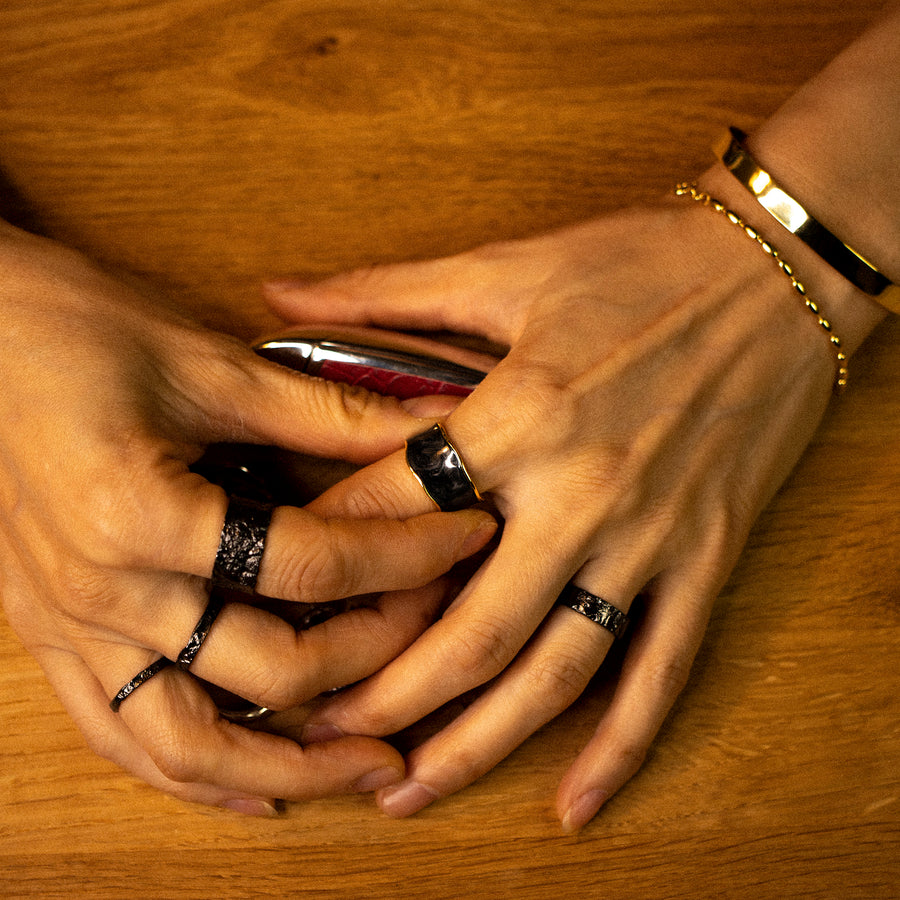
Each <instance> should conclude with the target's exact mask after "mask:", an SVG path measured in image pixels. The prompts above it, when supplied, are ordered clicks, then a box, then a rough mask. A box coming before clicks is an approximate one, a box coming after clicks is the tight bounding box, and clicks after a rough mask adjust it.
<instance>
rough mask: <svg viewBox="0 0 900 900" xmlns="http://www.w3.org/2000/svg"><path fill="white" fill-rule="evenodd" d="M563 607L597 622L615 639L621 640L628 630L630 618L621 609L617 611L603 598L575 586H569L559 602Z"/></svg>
mask: <svg viewBox="0 0 900 900" xmlns="http://www.w3.org/2000/svg"><path fill="white" fill-rule="evenodd" d="M557 602H558V603H559V604H560V605H561V606H567V607H568V608H569V609H574V610H575V612H577V613H581V615H583V616H585V617H586V618H588V619H590V620H591V621H592V622H596V623H597V624H598V625H599V626H600V627H601V628H605V629H606V630H607V631H609V632H610V633H611V634H612V635H613V637H617V638H620V637H622V636H623V635H624V634H625V630H626V629H627V628H628V616H626V615H625V613H623V612H622V610H621V609H616V607H615V606H613V605H612V603H608V602H607V601H606V600H604V599H603V598H602V597H598V596H597V595H596V594H592V593H591V592H590V591H585V590H583V589H582V588H580V587H576V586H575V585H574V584H567V585H566V587H565V589H564V590H563V592H562V593H561V594H560V595H559V600H558V601H557Z"/></svg>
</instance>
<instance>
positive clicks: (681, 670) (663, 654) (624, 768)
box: [556, 567, 721, 832]
mask: <svg viewBox="0 0 900 900" xmlns="http://www.w3.org/2000/svg"><path fill="white" fill-rule="evenodd" d="M716 571H718V567H717V569H716ZM673 581H674V579H673ZM720 584H721V581H720V579H718V578H716V579H715V580H714V583H712V584H710V583H709V581H708V580H706V583H702V582H700V581H699V580H698V579H693V580H688V581H686V582H683V583H682V584H680V585H679V586H678V587H671V588H670V587H668V586H667V585H665V584H660V585H658V586H657V589H656V590H655V591H654V594H653V597H652V598H651V599H650V601H649V603H648V608H647V610H646V613H645V615H644V618H643V619H642V621H641V623H640V625H639V627H638V628H636V629H635V633H634V635H633V637H632V639H631V643H630V645H629V648H628V653H627V655H626V659H625V667H624V670H623V672H622V676H621V680H620V683H619V684H618V686H617V688H616V692H615V695H614V698H613V701H612V703H611V705H610V707H609V708H608V710H607V711H606V713H605V714H604V716H603V718H602V719H601V721H600V724H599V726H598V728H597V730H596V732H595V733H594V735H593V737H592V738H591V740H590V742H589V743H588V745H587V746H586V747H585V749H584V750H583V751H582V753H581V754H580V755H579V756H578V758H577V759H576V760H575V762H574V763H573V765H572V767H571V768H570V769H569V770H568V772H567V773H566V775H565V777H564V778H563V780H562V782H561V784H560V787H559V791H558V793H557V801H556V806H557V813H558V815H559V817H560V820H561V821H562V824H563V828H564V830H566V831H567V832H573V831H577V830H578V829H580V828H581V827H583V826H584V825H585V824H587V822H589V821H590V820H591V819H592V818H593V817H594V816H595V815H596V813H597V812H598V811H599V809H600V808H601V807H602V805H603V804H604V803H605V802H606V801H607V800H608V799H609V798H610V797H611V796H613V794H615V793H616V792H617V791H618V790H619V789H620V788H621V787H622V786H623V785H624V784H625V783H626V782H627V781H628V780H629V779H630V778H631V777H632V776H633V775H634V774H635V773H636V772H637V771H638V769H639V768H640V767H641V765H642V764H643V762H644V759H645V757H646V754H647V751H648V749H649V747H650V745H651V743H652V741H653V739H654V738H655V736H656V734H657V733H658V731H659V729H660V727H661V726H662V724H663V722H664V721H665V718H666V716H667V715H668V713H669V710H670V709H671V707H672V705H673V704H674V702H675V700H676V698H677V697H678V695H679V694H680V693H681V691H682V689H683V688H684V686H685V684H686V683H687V679H688V676H689V673H690V669H691V664H692V663H693V660H694V657H695V656H696V653H697V650H698V648H699V646H700V643H701V642H702V639H703V633H704V631H705V629H706V624H707V622H708V620H709V614H710V609H711V606H712V599H713V598H714V597H715V595H716V593H717V592H718V590H719V587H720Z"/></svg>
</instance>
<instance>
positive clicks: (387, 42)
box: [0, 0, 900, 900]
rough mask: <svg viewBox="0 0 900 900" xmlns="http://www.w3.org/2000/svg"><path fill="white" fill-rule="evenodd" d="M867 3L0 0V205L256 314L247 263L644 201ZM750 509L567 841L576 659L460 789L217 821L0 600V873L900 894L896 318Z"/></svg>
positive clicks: (338, 261) (590, 890) (441, 236)
mask: <svg viewBox="0 0 900 900" xmlns="http://www.w3.org/2000/svg"><path fill="white" fill-rule="evenodd" d="M876 7H877V4H876V3H871V2H865V0H861V2H855V3H847V2H836V0H828V2H821V0H798V2H792V3H789V4H785V3H775V2H768V0H743V2H740V3H738V2H728V0H668V2H665V3H662V2H650V0H567V2H554V3H551V2H544V0H534V2H529V0H521V2H509V0H491V2H487V0H484V2H482V0H456V2H450V0H446V2H425V0H410V2H400V0H390V2H388V0H365V2H363V0H346V2H327V0H140V2H136V0H3V3H2V4H0V168H2V171H3V176H4V180H5V182H6V183H7V185H8V186H7V188H5V190H4V198H3V201H4V203H5V204H6V207H7V211H8V212H9V214H10V215H16V216H18V217H19V218H22V219H24V220H25V221H27V222H30V223H31V224H32V225H33V226H34V227H37V228H40V229H42V230H44V231H46V232H47V233H49V234H52V235H54V236H56V237H58V238H60V239H62V240H64V241H67V242H69V243H71V244H74V245H76V246H78V247H80V248H83V249H84V250H86V251H88V252H89V253H91V254H92V255H94V256H96V257H98V258H100V259H102V260H104V261H106V262H108V263H110V264H112V265H116V266H121V267H123V268H125V269H126V270H129V271H133V272H138V273H141V274H143V275H145V276H147V277H149V278H150V279H152V280H153V281H155V282H156V283H158V284H159V285H161V286H162V287H164V288H166V289H169V290H171V291H173V292H175V294H176V295H178V296H180V297H181V298H182V302H183V303H184V305H185V306H186V307H188V308H190V309H192V310H194V311H195V313H196V314H197V315H199V316H200V317H201V318H202V319H203V320H205V321H206V322H208V323H211V324H213V325H215V326H217V327H220V328H223V329H230V330H232V331H234V332H235V333H237V334H239V335H242V336H246V337H248V338H249V337H250V336H252V335H255V334H256V333H258V332H260V331H263V330H265V328H266V327H268V324H269V323H268V322H267V321H266V320H265V318H264V314H263V311H262V307H261V303H260V301H259V297H258V289H257V284H258V282H259V281H260V279H261V278H263V277H265V276H267V275H272V274H278V273H283V272H290V271H298V270H299V271H303V272H306V273H309V274H323V273H328V272H332V271H337V270H341V269H344V268H347V267H349V266H355V265H358V264H364V263H369V262H377V261H383V260H393V259H407V258H417V257H427V256H430V255H436V254H444V253H447V252H450V251H453V250H457V249H461V248H464V247H468V246H471V245H474V244H477V243H479V242H482V241H484V240H487V239H490V238H496V237H514V236H517V235H525V234H530V233H534V232H536V231H539V230H543V229H545V228H547V227H549V226H552V225H555V224H560V223H566V222H574V221H577V220H579V219H581V218H583V217H585V216H588V215H593V214H597V213H600V212H602V211H604V210H610V209H613V208H616V207H617V206H620V205H622V204H626V203H631V202H633V201H639V200H648V199H653V198H655V197H656V196H658V195H659V194H661V193H662V192H664V191H666V190H667V189H668V188H669V186H670V184H671V183H672V182H673V181H674V180H676V179H678V178H681V177H685V176H690V175H692V174H693V173H695V172H698V171H700V170H701V169H702V168H705V167H706V165H707V164H708V162H709V160H710V156H709V151H708V150H707V148H708V146H709V145H710V143H711V142H712V141H713V140H714V139H715V138H716V137H717V136H718V135H719V134H720V132H721V129H722V127H723V126H724V125H725V124H727V123H730V122H734V123H735V124H738V125H741V126H745V127H752V125H753V124H754V123H755V122H757V121H759V120H760V119H761V118H762V117H764V116H765V115H767V114H768V113H769V112H771V111H772V110H773V109H774V108H775V107H776V106H777V105H778V104H779V103H780V102H781V101H782V100H783V99H784V98H785V97H786V96H788V94H789V93H790V92H791V91H792V90H793V89H794V88H795V87H796V86H797V85H799V84H800V83H801V82H802V81H804V80H805V79H806V78H807V77H809V76H810V75H811V74H813V73H814V72H815V71H816V70H817V69H818V68H820V67H821V66H822V65H823V64H824V63H825V62H826V61H827V60H828V59H829V58H830V57H831V56H832V55H833V54H834V53H835V52H837V51H838V50H839V49H840V48H841V47H842V46H843V45H844V44H845V43H846V42H847V41H849V40H850V39H851V38H852V37H853V36H854V35H855V34H857V33H858V32H859V31H860V30H861V29H862V28H863V27H864V25H865V23H866V22H867V21H868V20H869V18H870V16H871V14H872V12H873V10H875V9H876ZM851 368H852V386H851V389H850V391H849V393H848V394H847V395H846V396H845V397H844V398H842V399H840V400H839V401H838V402H836V403H835V404H834V405H833V407H832V409H831V411H830V413H829V416H828V418H827V420H826V422H825V424H824V426H823V428H822V430H821V432H820V433H819V435H818V437H817V439H816V441H815V442H814V444H813V446H812V447H811V448H810V450H809V451H808V452H807V454H806V456H805V457H804V458H803V460H802V461H801V463H800V465H799V467H798V468H797V470H796V471H795V473H794V475H793V476H792V477H791V479H790V480H789V481H788V483H787V484H786V486H785V487H784V489H783V490H782V491H781V493H780V494H779V495H778V497H777V498H776V499H775V501H774V502H773V504H772V506H771V507H770V509H769V510H768V511H767V512H766V513H765V514H764V515H763V517H762V518H761V520H760V522H759V524H758V527H757V528H756V530H755V531H754V533H753V536H752V539H751V541H750V544H749V546H748V549H747V551H746V553H745V554H744V556H743V558H742V560H741V562H740V564H739V565H738V567H737V570H736V572H735V574H734V576H733V578H732V579H731V581H730V583H729V584H728V586H727V588H726V589H725V590H724V592H723V595H722V597H721V601H720V602H719V604H718V607H717V609H716V613H715V616H714V619H713V622H712V625H711V628H710V631H709V635H708V638H707V641H706V643H705V646H704V648H703V650H702V652H701V654H700V657H699V659H698V661H697V664H696V668H695V672H694V675H693V677H692V680H691V683H690V685H689V687H688V689H687V690H686V691H685V693H684V696H683V698H682V699H681V701H680V702H679V704H678V706H677V708H676V710H675V712H674V713H673V715H672V716H671V717H670V719H669V721H668V723H667V724H666V726H665V727H664V730H663V732H662V734H661V735H660V737H659V739H658V741H657V743H656V745H655V749H654V751H653V754H652V756H651V758H650V759H649V760H648V762H647V764H646V766H645V768H644V769H643V771H642V772H641V773H640V774H639V775H638V776H637V777H636V778H635V779H634V780H633V781H632V782H631V783H630V785H629V786H628V787H627V788H626V789H625V790H623V791H622V793H621V794H620V795H619V796H618V797H617V798H616V799H615V800H614V801H613V802H611V803H610V804H609V805H608V807H607V808H606V809H605V811H604V812H603V813H602V815H601V816H600V817H599V818H598V819H597V820H596V822H594V823H593V824H592V825H591V826H590V827H588V828H587V829H585V831H584V832H583V833H582V834H581V835H580V836H577V837H565V836H563V835H562V834H561V833H560V831H559V828H558V825H557V823H556V821H555V819H554V817H553V815H552V800H553V795H554V791H555V788H556V784H557V782H558V780H559V778H560V776H561V775H562V773H563V771H564V770H565V768H566V766H567V763H568V761H569V760H570V759H571V758H572V757H573V755H574V754H575V753H576V752H577V750H578V748H579V747H580V746H581V745H582V743H583V742H584V741H585V740H586V738H587V736H588V735H589V734H590V732H591V730H592V723H593V722H595V721H596V718H597V716H598V714H599V711H600V710H601V709H602V707H603V704H604V693H603V690H602V685H601V686H598V688H597V689H596V690H592V691H591V692H590V694H589V695H588V696H586V697H585V698H583V700H582V701H581V702H580V703H578V704H577V705H576V706H575V707H574V708H573V709H571V710H570V711H569V712H568V713H567V714H565V715H563V716H562V717H561V718H560V719H558V720H557V721H556V722H554V723H552V724H551V725H550V726H549V727H547V728H546V729H544V730H543V731H542V732H540V733H538V734H537V735H535V736H534V737H533V738H532V739H531V740H530V741H529V742H527V743H526V745H525V746H524V747H522V748H521V750H519V751H518V752H517V753H516V754H515V755H514V756H513V757H512V758H510V759H509V760H508V761H507V762H505V763H504V764H503V765H501V766H499V767H498V768H497V769H496V770H495V771H493V772H492V773H490V774H489V775H487V776H486V777H484V778H483V779H482V780H481V781H480V782H479V783H478V784H476V785H475V786H473V787H472V788H470V789H469V790H467V791H465V792H463V793H461V794H460V795H458V796H456V797H453V798H451V799H449V800H447V801H445V802H443V803H440V804H438V805H436V806H434V807H432V808H430V809H428V810H427V811H425V812H423V813H422V814H420V815H419V816H417V817H415V818H412V819H410V820H407V821H401V822H395V821H391V820H388V819H386V818H384V817H383V816H382V815H381V814H380V813H379V812H378V811H377V809H375V807H374V806H373V805H372V804H371V802H370V800H369V799H367V798H356V797H354V798H349V799H346V798H345V799H337V800H328V801H321V802H316V803H310V804H308V805H291V806H289V807H288V808H287V809H286V811H285V812H284V814H283V816H282V817H281V818H279V819H277V820H272V821H268V820H266V821H260V820H245V819H242V818H238V817H237V816H235V815H232V814H229V813H225V812H218V811H214V810H205V809H201V808H193V807H189V806H186V805H182V804H181V803H179V802H177V801H175V800H172V799H170V798H168V797H166V796H163V795H161V794H158V793H156V792H154V791H153V790H151V789H150V788H148V787H145V786H144V785H142V784H141V783H138V782H136V781H135V780H133V779H132V778H130V777H128V776H126V775H124V774H122V773H121V772H120V771H119V770H117V769H116V768H115V767H114V766H112V765H111V764H108V763H106V762H104V761H102V760H99V759H97V758H95V757H94V756H92V754H91V753H90V752H89V751H88V750H87V749H86V748H85V746H84V744H83V742H82V739H81V737H80V735H79V733H78V732H77V731H76V729H75V728H74V726H73V725H72V724H71V723H70V721H69V720H68V718H67V717H66V715H65V714H64V713H63V711H62V710H61V707H60V706H59V705H58V703H57V702H56V701H55V699H53V697H52V695H50V692H49V689H48V687H47V685H46V683H45V681H44V680H43V677H42V675H41V672H40V670H39V669H38V667H37V666H36V664H35V663H34V662H33V661H32V660H31V658H30V657H28V656H27V655H26V654H25V652H24V651H23V650H22V649H21V647H20V646H19V644H18V641H17V639H16V638H15V636H14V635H13V634H12V633H11V632H10V631H9V629H8V628H7V626H6V625H5V623H4V624H2V626H0V656H2V660H3V664H2V671H0V809H2V813H0V816H2V819H0V838H2V842H0V874H2V876H3V882H2V886H0V895H2V896H4V897H36V898H55V897H63V896H65V897H78V898H82V897H84V898H107V897H109V898H117V900H118V898H166V900H168V898H173V900H177V898H188V897H190V898H194V897H196V898H211V897H215V898H232V897H254V898H255V897H278V898H284V897H309V898H354V900H355V898H363V897H368V898H395V897H396V898H407V897H410V898H411V897H423V898H448V900H449V898H459V897H461V896H464V895H471V896H474V897H487V898H506V897H509V898H526V900H527V898H544V897H552V898H570V897H590V898H595V897H596V898H601V897H603V898H605V897H615V898H645V897H646V898H654V900H661V898H701V897H748V898H750V897H752V898H885V897H897V896H900V887H898V885H900V707H898V700H897V696H898V689H900V666H898V657H900V654H898V649H897V645H898V637H900V628H898V626H900V555H898V540H897V536H898V518H900V516H898V507H900V451H898V449H897V445H898V437H900V429H898V422H900V322H898V320H896V319H894V320H893V321H891V322H889V323H888V324H887V325H886V326H884V327H883V328H881V330H880V331H878V332H877V334H876V335H875V336H874V337H873V339H871V340H870V341H869V343H867V345H866V346H865V347H864V348H863V350H862V351H861V352H860V354H858V356H857V357H856V358H855V359H854V360H853V362H852V367H851Z"/></svg>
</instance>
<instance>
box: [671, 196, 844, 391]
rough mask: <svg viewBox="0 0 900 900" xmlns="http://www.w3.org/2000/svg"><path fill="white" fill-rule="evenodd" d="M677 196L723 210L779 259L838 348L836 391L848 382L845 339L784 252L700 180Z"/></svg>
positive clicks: (716, 210) (734, 222) (794, 285)
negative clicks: (699, 183) (809, 293)
mask: <svg viewBox="0 0 900 900" xmlns="http://www.w3.org/2000/svg"><path fill="white" fill-rule="evenodd" d="M675 196H676V197H690V198H691V200H695V201H696V202H697V203H699V204H701V205H702V206H707V207H709V208H710V209H712V210H715V212H718V213H721V214H722V215H723V216H725V218H727V219H728V221H729V222H731V223H732V224H733V225H737V226H738V228H740V229H741V231H743V232H744V234H746V235H747V237H749V238H751V239H752V240H754V241H755V242H756V243H757V244H758V245H759V246H760V247H762V249H763V250H764V251H765V252H766V253H767V254H768V255H769V256H771V257H772V259H774V260H775V262H776V263H777V264H778V268H779V269H781V271H782V272H784V274H785V275H787V277H788V278H789V279H790V282H791V286H792V287H793V288H794V290H795V291H796V292H797V293H798V294H799V295H800V296H801V297H802V298H803V302H804V304H805V305H806V308H807V309H808V310H809V311H810V312H811V313H812V314H813V315H814V316H815V317H816V320H817V321H818V323H819V325H820V326H821V327H822V328H823V329H824V330H825V331H826V332H827V333H828V339H829V340H830V341H831V343H832V345H833V346H834V348H835V350H836V351H837V378H836V379H835V382H834V389H835V391H838V392H840V391H842V390H843V389H844V388H845V387H846V386H847V378H848V376H849V374H850V373H849V372H848V370H847V356H846V354H845V353H844V351H843V350H842V349H841V340H840V338H839V337H838V336H837V335H836V334H835V333H834V331H833V330H832V328H831V323H830V322H829V321H828V319H826V318H825V317H824V316H823V315H822V313H821V312H820V311H819V305H818V304H817V303H816V302H815V301H814V300H813V299H812V297H810V296H809V295H808V294H807V293H806V288H805V287H804V286H803V285H802V284H801V283H800V282H799V281H798V280H797V277H796V276H795V275H794V270H793V269H792V268H791V266H790V265H788V263H786V262H785V261H784V259H782V257H781V254H780V253H779V252H778V251H777V250H776V249H775V248H774V247H773V246H772V245H771V244H770V243H769V242H768V241H767V240H766V239H765V238H764V237H763V236H762V235H761V234H760V233H759V232H758V231H757V230H756V229H755V228H753V227H751V226H750V225H748V224H747V223H746V222H745V221H744V220H743V219H742V218H741V217H740V216H739V215H738V214H737V213H736V212H733V211H732V210H730V209H728V207H727V206H725V204H724V203H721V202H720V201H718V200H716V199H715V197H711V196H710V195H709V194H708V193H706V191H702V190H700V189H699V188H698V187H697V185H696V184H689V183H687V182H682V183H681V184H678V185H676V186H675Z"/></svg>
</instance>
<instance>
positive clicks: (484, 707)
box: [378, 608, 613, 817]
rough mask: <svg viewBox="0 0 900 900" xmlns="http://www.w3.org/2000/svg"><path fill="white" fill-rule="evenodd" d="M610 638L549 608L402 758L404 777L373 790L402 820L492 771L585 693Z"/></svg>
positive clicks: (385, 808)
mask: <svg viewBox="0 0 900 900" xmlns="http://www.w3.org/2000/svg"><path fill="white" fill-rule="evenodd" d="M612 642H613V636H612V635H611V634H610V633H609V632H608V631H605V630H604V629H602V628H600V627H598V626H597V625H596V624H595V623H593V622H590V621H589V620H587V619H585V618H584V617H583V616H580V615H579V614H578V613H575V612H573V611H572V610H569V609H564V608H558V609H555V610H554V611H553V612H552V613H551V614H550V616H548V618H547V620H546V622H545V624H544V625H543V626H542V628H541V630H540V631H539V632H538V634H537V635H536V636H535V638H534V639H533V640H532V641H531V642H530V643H529V644H528V645H527V646H526V647H525V648H524V649H523V650H522V652H521V653H520V654H519V655H518V656H517V657H516V659H515V660H514V662H513V663H511V664H510V666H509V667H508V668H507V669H506V670H505V671H504V672H503V674H502V676H501V677H500V678H499V679H497V680H496V681H494V682H492V683H491V685H490V686H489V687H488V688H487V690H486V691H485V692H484V693H483V694H482V695H481V696H479V697H478V699H477V700H475V701H474V702H473V703H472V704H471V705H470V706H469V707H467V709H466V710H465V712H463V713H462V714H461V715H460V716H459V717H458V718H456V719H455V720H454V721H453V722H452V723H451V724H450V725H449V726H447V727H445V728H444V729H442V730H441V731H440V732H439V733H438V734H437V735H435V736H434V737H432V738H430V739H429V740H428V741H426V742H425V743H424V744H422V745H421V746H419V747H417V748H416V749H415V750H413V752H412V753H411V754H410V755H409V757H408V758H407V775H406V779H405V780H404V781H403V782H401V783H399V784H397V785H393V786H391V787H389V788H387V789H386V790H384V791H382V792H380V794H379V795H378V803H379V806H380V807H381V809H382V810H383V811H384V812H385V813H387V814H388V815H390V816H394V817H401V816H407V815H411V814H413V813H415V812H418V811H419V810H420V809H422V808H423V807H424V806H426V805H427V804H428V803H430V802H432V801H433V800H435V799H438V798H443V797H446V796H448V795H449V794H452V793H454V792H456V791H458V790H461V789H462V788H464V787H466V786H467V785H469V784H471V783H472V782H473V781H475V780H476V779H478V778H479V777H481V776H482V775H483V774H485V773H486V772H488V771H490V770H491V769H492V768H493V767H494V766H495V765H497V764H498V763H499V762H500V761H501V760H503V759H505V758H506V757H507V756H508V755H509V754H510V753H512V751H513V750H514V749H515V748H516V747H518V746H519V745H520V744H521V743H522V742H523V741H524V740H525V739H526V738H528V737H529V736H530V735H532V734H533V733H534V732H536V731H537V730H538V729H539V728H541V727H542V726H543V725H545V724H546V723H547V722H549V721H551V720H552V719H554V718H555V717H556V716H557V715H559V714H560V713H561V712H563V710H565V709H567V708H568V707H569V706H570V705H571V704H572V703H573V702H574V701H575V700H576V699H577V698H578V697H579V696H580V695H581V694H582V692H583V691H584V689H585V687H586V686H587V685H588V683H589V682H590V680H591V678H592V677H593V676H594V675H595V673H596V672H597V669H598V668H599V667H600V665H601V663H602V661H603V659H604V657H605V656H606V654H607V652H608V650H609V648H610V646H611V645H612Z"/></svg>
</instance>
